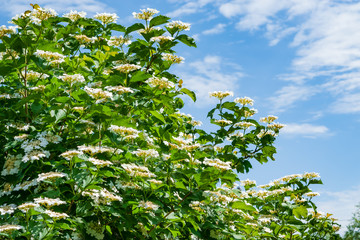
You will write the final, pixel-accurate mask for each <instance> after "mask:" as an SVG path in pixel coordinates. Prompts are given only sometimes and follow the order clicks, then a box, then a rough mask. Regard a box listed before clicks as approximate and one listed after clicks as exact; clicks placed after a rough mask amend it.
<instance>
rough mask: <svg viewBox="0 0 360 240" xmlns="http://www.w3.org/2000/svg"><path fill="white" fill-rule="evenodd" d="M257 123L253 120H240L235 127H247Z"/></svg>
mask: <svg viewBox="0 0 360 240" xmlns="http://www.w3.org/2000/svg"><path fill="white" fill-rule="evenodd" d="M255 126H256V125H255V124H254V123H251V122H238V123H235V124H234V127H240V128H244V129H247V128H249V127H255Z"/></svg>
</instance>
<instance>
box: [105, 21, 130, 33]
mask: <svg viewBox="0 0 360 240" xmlns="http://www.w3.org/2000/svg"><path fill="white" fill-rule="evenodd" d="M107 28H108V29H110V30H114V31H118V32H125V31H126V28H125V27H124V26H122V25H120V24H116V23H110V24H109V25H107Z"/></svg>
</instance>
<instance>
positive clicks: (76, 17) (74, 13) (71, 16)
mask: <svg viewBox="0 0 360 240" xmlns="http://www.w3.org/2000/svg"><path fill="white" fill-rule="evenodd" d="M63 17H66V18H69V19H70V20H71V21H73V22H75V21H77V20H79V19H81V18H85V17H86V12H78V11H73V10H71V11H70V12H69V13H65V14H64V15H63Z"/></svg>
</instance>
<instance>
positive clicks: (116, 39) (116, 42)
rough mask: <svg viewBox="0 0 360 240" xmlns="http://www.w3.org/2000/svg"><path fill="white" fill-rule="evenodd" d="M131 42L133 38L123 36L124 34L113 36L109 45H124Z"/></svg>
mask: <svg viewBox="0 0 360 240" xmlns="http://www.w3.org/2000/svg"><path fill="white" fill-rule="evenodd" d="M130 43H131V40H130V38H129V37H123V36H118V37H117V36H111V37H110V40H108V45H109V46H116V47H119V46H122V45H124V44H125V45H129V44H130Z"/></svg>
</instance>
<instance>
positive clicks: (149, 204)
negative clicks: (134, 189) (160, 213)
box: [138, 201, 159, 211]
mask: <svg viewBox="0 0 360 240" xmlns="http://www.w3.org/2000/svg"><path fill="white" fill-rule="evenodd" d="M138 207H141V208H144V209H146V210H153V211H156V210H158V208H159V206H158V205H156V204H154V203H153V202H150V201H146V202H145V201H140V202H139V205H138Z"/></svg>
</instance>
